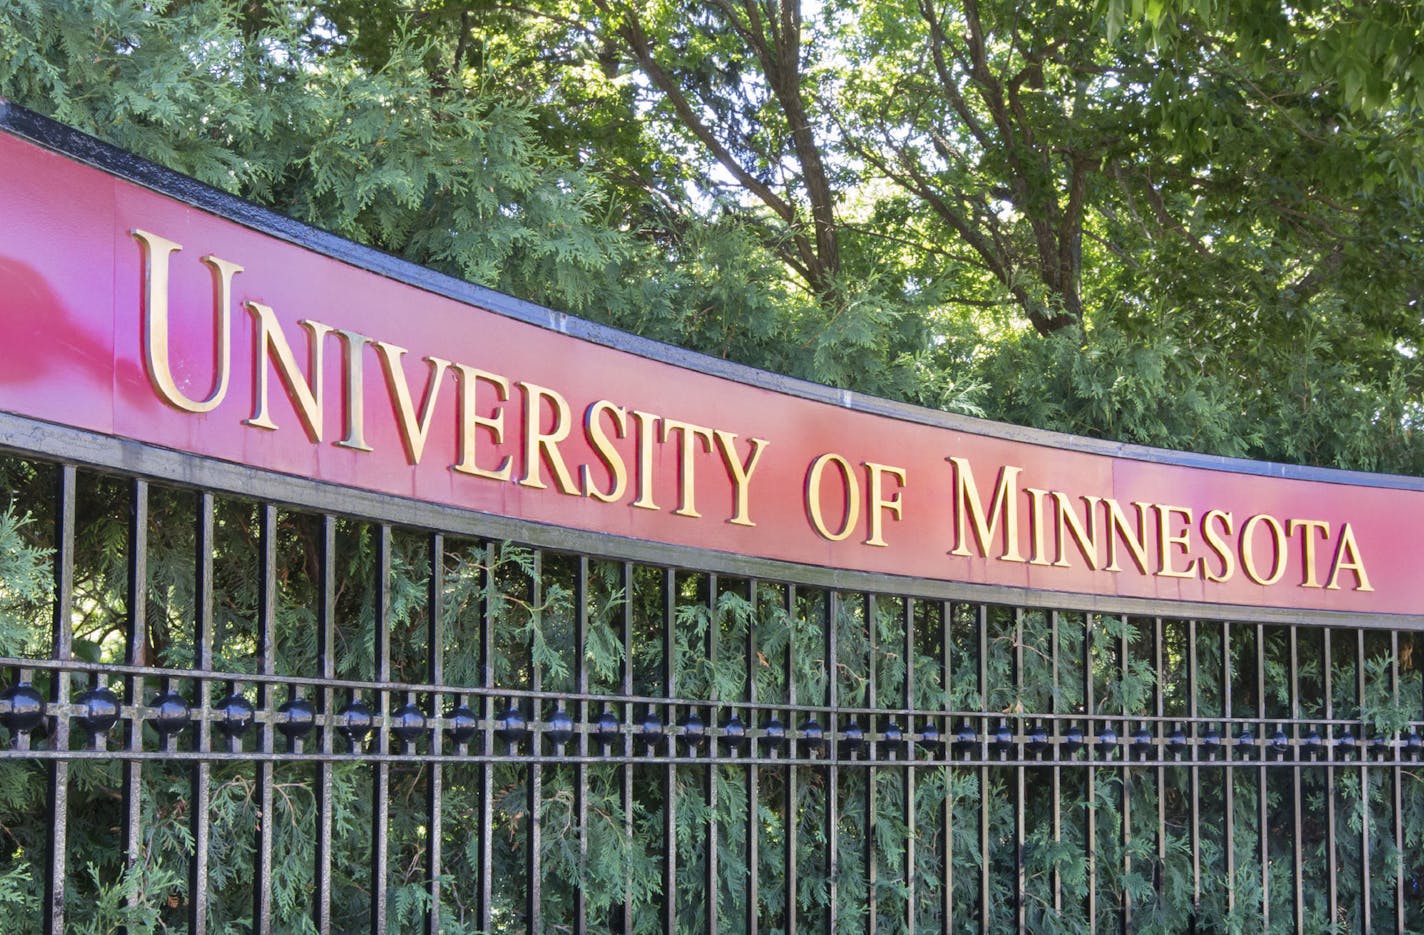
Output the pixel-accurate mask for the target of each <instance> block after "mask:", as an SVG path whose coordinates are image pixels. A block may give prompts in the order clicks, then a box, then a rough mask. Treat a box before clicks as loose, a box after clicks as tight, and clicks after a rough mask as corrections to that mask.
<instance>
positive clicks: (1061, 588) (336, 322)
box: [0, 134, 1424, 614]
mask: <svg viewBox="0 0 1424 935" xmlns="http://www.w3.org/2000/svg"><path fill="white" fill-rule="evenodd" d="M0 167H3V172H0V216H3V218H4V220H5V223H4V224H3V225H0V410H3V411H7V412H11V413H15V414H18V415H22V416H27V417H31V418H35V419H41V420H46V421H50V422H55V423H60V424H63V425H67V426H73V427H77V428H81V429H86V430H90V431H93V432H98V433H103V434H105V435H113V436H120V437H124V438H129V439H135V440H137V441H141V442H145V443H149V444H153V445H159V446H165V447H168V448H172V449H177V450H181V451H185V452H193V453H197V454H201V455H205V456H208V457H212V458H219V459H224V460H227V461H232V462H240V463H242V464H247V465H252V466H254V467H258V468H262V469H266V470H270V471H277V472H284V473H287V474H293V475H300V476H303V477H309V478H315V479H319V480H322V481H326V482H330V483H333V484H340V485H348V486H351V487H358V488H363V489H366V490H371V491H376V492H380V493H385V494H391V495H394V496H399V497H407V498H414V499H418V500H425V501H431V502H436V503H441V504H448V505H452V506H456V507H461V508H466V509H469V510H474V511H480V512H483V513H489V514H498V515H503V516H515V517H520V518H523V519H526V520H530V521H534V522H539V523H547V524H550V525H555V526H562V527H572V528H576V529H580V530H587V531H594V532H599V533H607V534H610V535H614V536H621V537H628V538H633V539H642V540H651V541H654V542H661V543H669V544H675V545H681V546H692V547H698V548H706V549H713V550H720V551H723V552H728V553H733V554H740V555H750V556H757V557H762V558H768V559H775V560H782V561H787V562H794V563H800V564H804V565H818V566H827V567H836V568H846V569H854V570H859V571H864V572H871V573H886V574H893V575H906V576H914V577H919V578H927V579H936V580H942V581H957V582H969V583H978V584H989V585H1000V586H1007V587H1014V588H1030V589H1039V590H1044V591H1056V592H1069V593H1074V594H1080V595H1099V596H1107V597H1131V598H1147V599H1157V600H1180V601H1191V602H1207V603H1214V604H1221V605H1237V606H1249V607H1278V608H1298V609H1311V610H1324V611H1349V612H1376V613H1396V614H1417V613H1419V612H1420V610H1421V608H1424V584H1421V580H1424V579H1422V578H1421V576H1420V575H1419V574H1418V573H1417V571H1416V570H1415V567H1414V566H1415V560H1414V558H1413V549H1412V547H1411V546H1410V543H1411V542H1414V541H1415V530H1416V529H1417V528H1418V527H1419V525H1420V524H1421V522H1424V492H1421V490H1420V489H1419V485H1417V484H1415V483H1413V482H1402V481H1400V480H1399V479H1389V480H1384V479H1381V481H1380V482H1379V485H1378V486H1374V485H1371V484H1369V483H1364V484H1361V483H1360V482H1359V481H1360V480H1361V478H1359V476H1357V475H1343V474H1341V475H1335V474H1330V473H1328V472H1312V474H1311V479H1302V478H1301V477H1299V476H1296V477H1278V476H1265V475H1264V474H1263V472H1262V470H1261V466H1259V465H1251V464H1247V463H1245V462H1235V463H1233V462H1223V465H1224V468H1223V469H1205V468H1200V467H1193V466H1189V465H1186V464H1182V463H1172V462H1173V460H1174V458H1175V459H1176V460H1177V461H1181V460H1183V459H1181V458H1180V457H1176V456H1173V455H1169V454H1166V453H1161V452H1155V453H1154V452H1146V451H1142V450H1134V451H1132V452H1130V453H1129V454H1128V455H1127V456H1118V457H1110V456H1107V455H1104V454H1097V453H1093V452H1091V451H1084V450H1082V449H1083V448H1084V447H1089V448H1091V447H1092V446H1091V445H1088V446H1084V445H1082V444H1077V445H1073V446H1070V447H1055V446H1054V444H1052V443H1051V442H1052V441H1053V440H1054V438H1055V437H1054V436H1049V435H1046V434H1039V435H1034V436H1033V437H1034V438H1043V439H1045V442H1044V443H1042V444H1039V443H1028V442H1024V441H1015V440H1011V439H1009V438H1007V437H1005V436H1006V435H1009V434H1013V433H1012V430H1009V429H1007V428H1006V427H1004V426H999V425H995V424H993V423H988V422H982V423H981V422H972V421H970V420H961V419H949V418H945V417H943V416H941V415H939V414H933V413H928V412H923V411H913V412H908V411H907V413H906V415H905V417H904V418H894V417H890V416H885V415H877V414H873V413H870V412H866V411H864V408H865V407H863V406H861V407H854V406H852V405H851V404H850V403H849V401H848V404H847V405H845V406H837V405H831V404H827V403H825V402H820V401H816V400H814V399H811V398H808V397H806V396H799V395H795V394H794V393H791V394H789V393H780V392H774V391H772V390H769V389H766V388H764V387H762V386H758V385H756V380H757V379H758V377H757V375H755V374H753V373H751V372H750V371H748V372H747V374H748V376H747V379H746V382H742V381H740V380H735V379H728V378H724V377H720V376H714V375H711V374H708V373H704V372H699V371H697V370H694V369H686V368H683V367H679V366H675V365H673V364H671V363H667V362H664V361H660V360H656V359H650V358H649V357H646V356H642V355H640V354H635V353H631V352H629V351H625V350H619V349H616V348H614V347H609V346H605V345H602V344H596V343H590V342H586V341H582V340H579V339H576V338H572V337H569V336H568V335H565V334H562V333H559V332H558V331H557V330H551V329H548V328H543V327H539V326H536V325H534V324H530V323H528V322H525V321H521V320H518V319H515V318H511V317H508V316H505V315H502V314H498V313H495V312H492V311H489V310H486V309H482V308H478V307H474V306H471V305H467V304H464V303H462V302H458V301H456V300H454V299H451V298H448V297H446V296H443V295H440V294H436V293H432V292H429V291H424V290H422V289H420V288H417V287H415V286H412V285H409V284H407V283H405V282H401V281H397V280H395V279H391V278H387V277H384V276H381V275H378V274H376V273H373V272H370V271H368V270H365V269H361V268H357V267H354V266H351V265H348V264H347V263H344V262H342V261H340V260H337V259H333V258H331V257H329V256H326V255H324V254H321V253H319V252H315V251H312V250H308V249H305V248H302V247H298V246H295V245H293V244H291V243H289V242H287V241H284V240H282V239H279V238H278V237H275V236H273V235H271V234H268V233H264V232H262V231H260V230H254V229H251V228H249V227H245V226H243V225H242V224H239V223H237V222H235V221H233V220H229V219H226V218H223V217H219V216H216V215H213V214H210V213H207V212H205V211H203V210H200V209H198V208H195V207H192V206H190V205H188V204H186V203H183V202H181V201H179V200H176V199H174V198H172V197H169V196H167V195H163V194H160V193H157V192H154V191H152V190H149V189H146V188H143V187H140V186H138V185H135V184H132V183H130V182H127V181H124V180H121V179H119V178H117V177H115V176H112V175H109V174H106V173H105V172H103V171H101V170H99V169H96V168H93V167H91V166H87V165H83V164H80V163H78V162H75V161H72V160H70V159H69V158H67V157H64V156H61V155H57V154H55V153H53V152H50V151H48V150H45V149H43V148H41V147H39V146H37V145H35V144H33V143H31V142H28V141H25V140H22V139H19V138H16V137H12V136H8V135H3V134H0ZM1068 441H1070V440H1068V439H1063V442H1065V443H1066V442H1068ZM1102 447H1106V446H1102ZM1233 467H1234V468H1235V469H1234V470H1233V469H1232V468H1233ZM1281 473H1291V472H1290V471H1289V470H1287V469H1281ZM1294 473H1296V474H1297V475H1299V474H1301V473H1303V472H1294ZM1317 478H1324V479H1317ZM1337 481H1338V482H1337ZM1345 481H1349V482H1348V483H1347V482H1345Z"/></svg>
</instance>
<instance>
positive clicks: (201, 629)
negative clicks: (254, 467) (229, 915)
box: [188, 491, 213, 935]
mask: <svg viewBox="0 0 1424 935" xmlns="http://www.w3.org/2000/svg"><path fill="white" fill-rule="evenodd" d="M196 505H197V516H196V517H195V522H194V529H193V668H194V670H196V671H197V672H198V674H199V678H198V683H197V694H196V698H195V699H194V705H193V706H194V708H195V709H197V713H198V717H197V724H196V725H195V726H196V728H197V729H196V732H195V734H194V737H193V750H194V752H196V753H207V752H208V745H209V743H210V742H211V739H212V724H211V722H210V721H209V720H208V718H207V717H205V716H203V711H204V710H205V709H206V708H207V707H208V704H209V702H210V700H211V699H210V698H209V695H208V680H207V679H206V678H203V676H204V675H205V674H206V673H208V672H210V671H211V670H212V667H213V495H212V494H211V493H208V492H207V491H202V492H201V493H199V494H198V496H197V503H196ZM211 770H212V767H211V766H210V765H209V763H208V762H207V761H206V760H198V761H195V762H194V763H193V765H192V766H191V767H190V769H189V772H188V777H189V778H188V795H189V802H188V807H189V814H188V830H189V832H190V833H191V834H192V835H193V856H192V857H191V858H189V860H188V932H189V935H204V933H206V932H207V930H208V810H209V804H210V799H209V778H210V774H211Z"/></svg>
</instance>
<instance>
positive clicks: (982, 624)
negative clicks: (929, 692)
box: [974, 604, 991, 935]
mask: <svg viewBox="0 0 1424 935" xmlns="http://www.w3.org/2000/svg"><path fill="white" fill-rule="evenodd" d="M974 622H975V624H976V625H977V626H978V628H979V674H978V686H977V687H978V690H979V710H980V712H982V713H983V714H985V715H987V714H988V713H989V608H988V607H987V606H986V605H984V604H980V605H978V606H977V607H976V608H975V611H974ZM977 733H978V734H979V737H980V740H979V744H980V746H979V750H980V754H979V755H980V761H981V762H982V763H983V764H984V765H982V766H980V767H979V931H980V933H981V935H982V933H984V932H988V931H989V920H990V914H989V893H990V892H991V890H990V880H989V869H990V863H989V766H988V763H989V719H988V718H987V717H984V718H981V719H980V722H979V729H978V731H977Z"/></svg>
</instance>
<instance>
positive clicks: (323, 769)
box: [312, 514, 336, 935]
mask: <svg viewBox="0 0 1424 935" xmlns="http://www.w3.org/2000/svg"><path fill="white" fill-rule="evenodd" d="M316 615H317V640H316V664H317V670H318V671H319V672H320V673H321V677H322V679H323V680H324V681H326V682H328V683H329V682H330V681H331V680H333V679H335V678H336V520H335V518H334V517H332V516H329V515H325V514H323V515H322V517H321V546H320V550H319V552H318V554H317V608H316ZM317 704H318V705H319V707H318V713H319V714H322V715H324V717H323V718H322V719H321V720H322V722H323V726H322V730H321V752H322V754H323V755H324V756H330V755H331V753H332V750H333V749H334V747H335V740H334V738H333V737H332V727H331V722H330V718H331V717H332V715H333V714H334V713H335V712H334V710H333V709H334V708H335V707H336V695H335V692H334V690H333V689H332V688H331V686H330V684H327V685H323V686H322V688H321V690H320V691H319V692H317ZM332 780H333V777H332V765H331V761H330V760H326V759H322V760H319V761H317V764H316V816H317V817H316V820H317V837H316V861H315V863H316V866H315V868H314V871H315V873H314V875H315V877H316V892H314V893H313V894H312V922H313V923H314V924H315V927H316V930H317V932H318V933H320V935H330V933H331V834H332V826H333V824H334V822H335V817H336V816H335V802H334V800H333V798H332V793H333V791H334V790H333V788H332Z"/></svg>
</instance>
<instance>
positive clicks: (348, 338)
mask: <svg viewBox="0 0 1424 935" xmlns="http://www.w3.org/2000/svg"><path fill="white" fill-rule="evenodd" d="M336 335H337V337H339V338H340V339H341V344H342V346H343V347H345V348H346V354H345V357H346V407H345V408H346V412H345V419H346V436H345V437H344V438H342V439H341V441H339V442H337V443H336V444H338V445H340V446H341V447H342V448H351V449H354V450H356V451H370V450H371V446H370V445H368V444H366V380H365V375H364V361H363V360H362V354H361V352H362V350H363V349H364V348H365V347H366V345H367V344H369V343H370V341H371V339H370V338H368V337H366V336H365V335H364V334H357V333H356V332H355V331H337V332H336Z"/></svg>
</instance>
